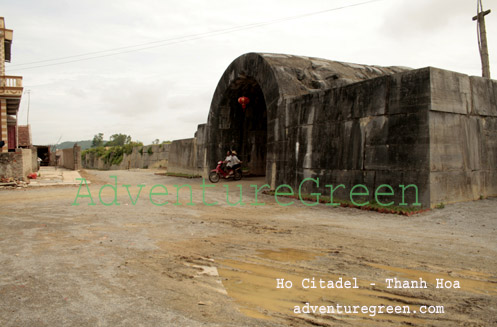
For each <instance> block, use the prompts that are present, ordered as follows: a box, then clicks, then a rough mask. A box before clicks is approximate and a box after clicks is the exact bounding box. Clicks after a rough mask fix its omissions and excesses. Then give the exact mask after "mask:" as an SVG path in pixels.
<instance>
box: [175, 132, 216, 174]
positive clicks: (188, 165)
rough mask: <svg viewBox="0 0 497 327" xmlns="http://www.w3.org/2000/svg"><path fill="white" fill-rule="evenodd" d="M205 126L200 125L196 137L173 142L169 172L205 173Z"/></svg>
mask: <svg viewBox="0 0 497 327" xmlns="http://www.w3.org/2000/svg"><path fill="white" fill-rule="evenodd" d="M205 126H206V125H205V124H201V125H198V127H197V132H196V133H195V137H194V138H191V139H183V140H175V141H173V142H172V143H171V148H170V151H169V166H168V167H167V171H168V172H170V173H179V174H188V175H195V176H197V175H198V176H201V175H202V174H204V166H205V165H204V162H205V153H206V152H205Z"/></svg>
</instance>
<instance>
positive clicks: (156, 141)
mask: <svg viewBox="0 0 497 327" xmlns="http://www.w3.org/2000/svg"><path fill="white" fill-rule="evenodd" d="M159 143H160V140H159V139H155V140H154V141H153V142H152V144H159Z"/></svg>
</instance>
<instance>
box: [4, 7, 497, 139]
mask: <svg viewBox="0 0 497 327" xmlns="http://www.w3.org/2000/svg"><path fill="white" fill-rule="evenodd" d="M361 2H365V0H357V1H356V0H347V1H346V0H306V1H301V0H300V1H297V0H285V1H283V0H276V1H268V0H264V1H262V0H251V1H205V0H204V1H194V0H182V1H169V0H141V1H137V0H119V1H110V0H82V1H72V0H52V1H50V0H15V1H12V0H0V8H1V12H0V16H4V17H5V21H6V27H7V28H8V29H13V30H14V40H13V44H12V62H11V63H6V70H7V74H8V75H16V76H19V75H20V76H23V83H24V89H25V91H26V90H30V91H31V95H30V98H31V100H30V110H29V123H30V124H31V128H32V133H33V143H34V144H54V143H56V142H57V141H58V140H59V138H60V139H61V142H62V141H77V140H86V139H92V138H93V135H95V134H97V133H99V132H101V133H104V135H105V139H108V138H109V136H110V135H112V134H114V133H125V134H128V135H131V136H132V138H133V140H139V141H142V142H144V143H145V144H149V143H151V142H152V141H153V140H154V139H157V138H158V139H160V140H161V141H163V140H173V139H180V138H189V137H193V134H194V132H195V131H196V128H197V125H198V124H201V123H205V122H206V121H207V115H208V113H209V106H210V102H211V97H212V95H213V93H214V90H215V88H216V85H217V83H218V81H219V79H220V77H221V75H222V74H223V72H224V70H225V69H226V68H227V67H228V65H229V64H230V63H231V62H232V61H233V60H234V59H235V58H236V57H238V56H240V55H242V54H244V53H247V52H271V53H287V54H294V55H304V56H312V57H320V58H326V59H331V60H338V61H347V62H354V63H361V64H371V65H380V66H393V65H399V66H408V67H412V68H422V67H426V66H434V67H439V68H443V69H448V70H453V71H457V72H462V73H465V74H469V75H478V76H481V63H480V57H479V52H478V45H477V38H476V23H475V22H473V21H472V20H471V17H472V16H474V15H475V14H476V0H417V1H413V0H380V1H375V2H370V3H366V4H362V5H357V6H353V7H347V8H343V9H337V10H329V9H335V8H340V7H345V6H350V5H352V4H359V3H361ZM483 5H484V7H485V8H484V9H492V10H493V12H492V13H491V14H490V15H487V16H486V26H487V33H488V35H487V39H488V44H489V52H490V67H491V70H492V72H491V73H492V77H493V78H494V79H495V78H497V0H483ZM314 12H321V13H320V14H316V15H309V16H304V17H301V18H295V19H286V18H291V17H295V16H302V15H303V14H306V13H314ZM266 22H272V23H271V24H259V23H266ZM252 24H254V25H252ZM250 25H252V28H248V27H249V26H250ZM238 27H242V28H238ZM216 31H217V32H216ZM212 32H215V33H212ZM181 37H183V38H181ZM184 37H186V38H184ZM118 48H119V49H118ZM143 48H146V49H143ZM111 49H117V50H113V51H109V52H105V51H107V50H111ZM137 49H142V50H140V51H135V50H137ZM88 53H93V54H88ZM116 53H118V54H117V55H116ZM79 55H83V56H79ZM75 56H79V57H75ZM64 57H65V58H66V59H60V58H64ZM67 57H69V58H67ZM90 57H99V58H94V59H89V60H88V58H90ZM51 59H57V60H53V61H47V60H51ZM61 62H66V63H64V64H60V63H61ZM38 66H42V67H38ZM33 67H36V68H33ZM27 109H28V95H27V94H25V95H24V96H23V99H22V102H21V109H20V118H19V123H20V124H26V121H27V111H28V110H27Z"/></svg>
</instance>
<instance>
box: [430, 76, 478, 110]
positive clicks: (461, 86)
mask: <svg viewBox="0 0 497 327" xmlns="http://www.w3.org/2000/svg"><path fill="white" fill-rule="evenodd" d="M430 81H431V108H430V109H431V110H435V111H445V112H453V113H459V114H467V113H469V112H470V111H471V86H470V80H469V76H468V75H464V74H460V73H456V72H451V71H447V70H442V69H438V68H433V67H430Z"/></svg>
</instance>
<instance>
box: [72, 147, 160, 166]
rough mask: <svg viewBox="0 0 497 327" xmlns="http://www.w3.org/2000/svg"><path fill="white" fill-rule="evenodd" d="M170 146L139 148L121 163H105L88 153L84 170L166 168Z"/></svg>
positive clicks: (84, 161) (84, 162)
mask: <svg viewBox="0 0 497 327" xmlns="http://www.w3.org/2000/svg"><path fill="white" fill-rule="evenodd" d="M169 148H170V144H153V145H146V146H137V147H134V148H133V151H132V152H131V153H130V154H124V155H123V160H122V161H121V163H119V164H117V165H115V164H111V163H110V162H105V160H103V159H102V158H99V157H98V156H97V155H96V154H95V153H88V154H87V155H86V157H85V158H84V160H83V161H82V165H83V168H89V169H102V170H121V169H132V168H166V167H167V166H168V159H169Z"/></svg>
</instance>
